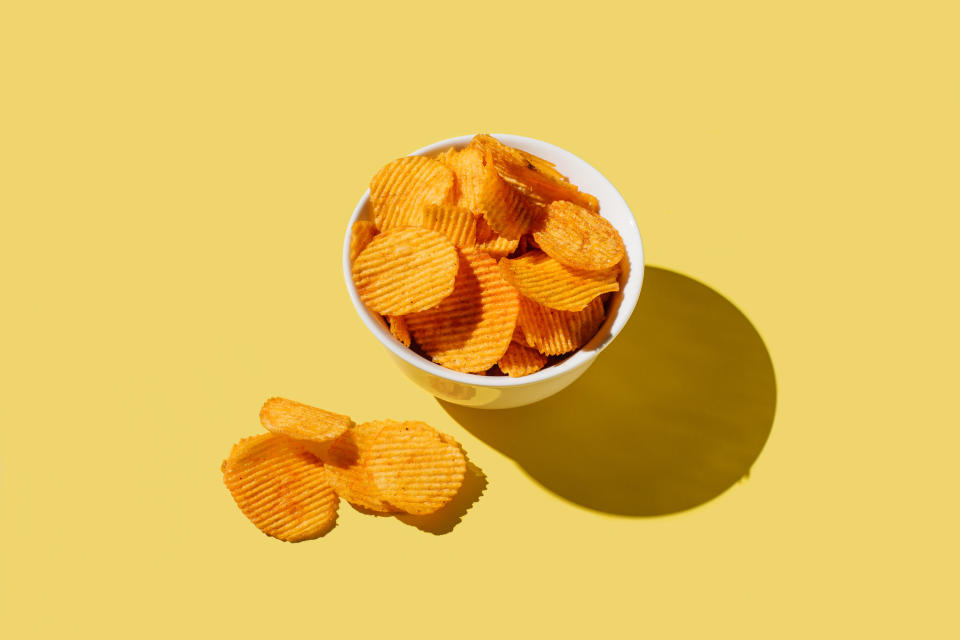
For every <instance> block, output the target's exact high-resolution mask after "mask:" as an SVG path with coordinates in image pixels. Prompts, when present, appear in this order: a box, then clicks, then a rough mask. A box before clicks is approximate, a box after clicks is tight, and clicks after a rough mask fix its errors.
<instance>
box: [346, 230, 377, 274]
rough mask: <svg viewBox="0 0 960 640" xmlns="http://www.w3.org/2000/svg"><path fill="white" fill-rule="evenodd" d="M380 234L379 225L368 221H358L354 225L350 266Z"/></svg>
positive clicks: (351, 234)
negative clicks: (374, 237)
mask: <svg viewBox="0 0 960 640" xmlns="http://www.w3.org/2000/svg"><path fill="white" fill-rule="evenodd" d="M378 233H380V232H379V231H378V230H377V225H375V224H373V223H372V222H369V221H368V220H357V221H356V222H354V223H353V229H352V230H351V231H350V264H353V261H354V260H356V259H357V256H358V255H360V252H361V251H363V250H364V249H365V248H366V246H367V245H368V244H370V241H371V240H373V236H375V235H377V234H378Z"/></svg>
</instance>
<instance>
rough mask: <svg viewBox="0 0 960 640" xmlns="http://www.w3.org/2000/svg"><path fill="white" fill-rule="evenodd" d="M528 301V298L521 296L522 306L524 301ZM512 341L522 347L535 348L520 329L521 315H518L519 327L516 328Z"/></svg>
mask: <svg viewBox="0 0 960 640" xmlns="http://www.w3.org/2000/svg"><path fill="white" fill-rule="evenodd" d="M526 299H528V298H524V297H523V296H520V304H521V305H522V304H523V301H524V300H526ZM512 340H513V341H514V342H516V343H517V344H521V345H523V346H525V347H532V346H533V343H532V342H530V341H529V340H528V339H527V334H525V333H524V332H523V329H521V328H520V315H519V314H517V326H516V328H514V330H513V338H512Z"/></svg>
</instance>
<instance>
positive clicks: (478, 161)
mask: <svg viewBox="0 0 960 640" xmlns="http://www.w3.org/2000/svg"><path fill="white" fill-rule="evenodd" d="M437 159H438V160H439V161H440V162H442V163H443V164H444V165H446V166H447V167H449V169H450V170H451V171H453V175H454V176H455V182H456V187H455V191H456V194H457V195H456V201H457V206H458V207H461V208H463V209H469V210H470V211H471V212H473V213H474V215H480V188H481V184H482V182H483V174H484V166H483V153H481V152H480V150H479V149H474V148H473V147H467V148H466V149H461V150H460V151H456V150H454V149H450V150H448V151H447V152H445V153H444V154H443V155H441V156H440V157H439V158H437Z"/></svg>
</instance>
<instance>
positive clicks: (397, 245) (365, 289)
mask: <svg viewBox="0 0 960 640" xmlns="http://www.w3.org/2000/svg"><path fill="white" fill-rule="evenodd" d="M458 262H459V259H458V258H457V249H456V248H455V247H454V246H453V243H452V242H450V240H449V239H448V238H447V237H446V236H445V235H443V234H442V233H439V232H437V231H433V230H431V229H422V228H419V227H397V228H394V229H390V230H389V231H384V232H383V233H381V234H379V235H377V236H376V237H375V238H374V239H373V240H371V241H370V244H368V245H367V248H366V249H364V250H363V251H361V252H360V255H359V256H357V259H356V261H355V262H354V263H353V282H354V284H355V285H356V287H357V294H358V295H359V296H360V299H361V300H363V303H364V304H365V305H367V307H369V308H370V309H372V310H373V311H375V312H377V313H380V314H383V315H406V314H408V313H411V312H413V311H421V310H423V309H429V308H431V307H434V306H436V305H437V304H438V303H439V302H440V301H441V300H443V299H444V298H446V297H447V296H448V295H449V294H450V292H451V291H453V283H454V279H455V277H456V275H457V265H458Z"/></svg>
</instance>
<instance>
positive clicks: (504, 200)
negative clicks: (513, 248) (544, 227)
mask: <svg viewBox="0 0 960 640" xmlns="http://www.w3.org/2000/svg"><path fill="white" fill-rule="evenodd" d="M478 204H479V207H480V213H481V214H483V217H484V218H485V219H486V221H487V224H489V225H490V228H491V229H493V230H494V231H495V232H496V233H497V234H498V235H501V236H503V237H504V238H509V239H511V240H514V239H516V240H519V239H520V236H522V235H523V234H524V233H526V232H527V231H529V230H530V227H531V226H532V225H533V223H534V221H535V220H536V219H537V218H538V217H539V211H538V207H536V206H535V205H534V204H533V203H532V202H530V201H528V199H527V197H526V196H524V195H523V194H522V193H520V192H519V191H517V190H516V189H514V188H513V187H511V186H510V185H509V184H507V183H506V182H504V180H503V178H501V177H500V175H499V174H498V173H497V171H496V169H494V168H493V160H492V158H491V157H490V156H489V154H488V156H487V160H486V163H485V165H484V167H483V172H482V174H481V182H480V194H479V203H478Z"/></svg>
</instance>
